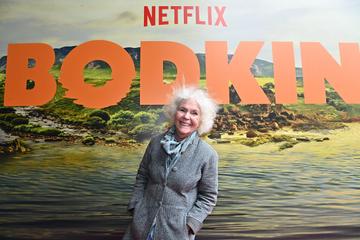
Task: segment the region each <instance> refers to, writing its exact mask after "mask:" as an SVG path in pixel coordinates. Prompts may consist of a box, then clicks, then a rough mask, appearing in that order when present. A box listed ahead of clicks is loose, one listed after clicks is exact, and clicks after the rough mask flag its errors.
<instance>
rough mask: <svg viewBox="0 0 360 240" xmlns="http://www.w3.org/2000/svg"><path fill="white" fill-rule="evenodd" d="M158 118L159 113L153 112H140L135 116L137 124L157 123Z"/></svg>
mask: <svg viewBox="0 0 360 240" xmlns="http://www.w3.org/2000/svg"><path fill="white" fill-rule="evenodd" d="M157 119H158V115H156V114H154V113H151V112H138V113H137V114H135V116H134V123H135V124H150V123H155V122H156V120H157Z"/></svg>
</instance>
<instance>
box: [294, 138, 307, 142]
mask: <svg viewBox="0 0 360 240" xmlns="http://www.w3.org/2000/svg"><path fill="white" fill-rule="evenodd" d="M296 140H297V141H300V142H310V139H309V138H308V137H297V138H296Z"/></svg>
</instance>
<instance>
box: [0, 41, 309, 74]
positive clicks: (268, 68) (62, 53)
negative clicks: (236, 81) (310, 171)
mask: <svg viewBox="0 0 360 240" xmlns="http://www.w3.org/2000/svg"><path fill="white" fill-rule="evenodd" d="M75 47H76V46H66V47H62V48H55V49H54V52H55V64H54V65H58V66H60V65H61V64H62V62H63V60H64V58H65V57H66V56H67V55H68V53H69V52H70V51H71V50H72V49H74V48H75ZM125 50H126V51H127V52H128V53H129V55H130V56H131V58H132V60H133V61H134V64H135V68H136V69H139V68H140V48H139V47H137V48H130V47H129V48H125ZM196 57H197V58H198V60H199V64H200V72H201V74H202V75H205V54H204V53H197V54H196ZM231 58H232V55H229V60H231ZM6 59H7V56H3V57H1V58H0V71H1V72H4V71H5V69H6ZM29 65H30V66H33V65H34V61H30V62H29ZM87 67H88V68H107V67H109V66H108V65H107V64H106V63H105V62H103V61H93V62H91V63H89V64H88V65H87ZM164 68H165V71H166V70H169V71H174V70H175V67H174V65H173V64H171V63H169V62H165V64H164ZM251 72H252V73H253V74H254V76H255V77H273V76H274V70H273V64H272V63H271V62H269V61H265V60H261V59H255V61H254V63H253V65H252V67H251ZM296 77H297V78H301V77H302V69H301V68H296Z"/></svg>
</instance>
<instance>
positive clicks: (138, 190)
mask: <svg viewBox="0 0 360 240" xmlns="http://www.w3.org/2000/svg"><path fill="white" fill-rule="evenodd" d="M151 145H152V141H150V143H149V145H148V146H147V148H146V150H145V153H144V156H143V158H142V160H141V162H140V165H139V169H138V171H137V174H136V181H135V185H134V190H133V194H132V197H131V199H130V201H129V204H128V209H127V210H128V211H129V212H132V210H134V208H135V205H136V204H137V202H138V201H139V200H141V199H142V198H143V196H144V191H145V187H146V184H147V182H148V164H149V161H150V158H151V157H150V153H151Z"/></svg>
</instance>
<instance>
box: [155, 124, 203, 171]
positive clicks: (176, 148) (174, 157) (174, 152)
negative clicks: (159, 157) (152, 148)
mask: <svg viewBox="0 0 360 240" xmlns="http://www.w3.org/2000/svg"><path fill="white" fill-rule="evenodd" d="M175 134H176V128H175V125H174V126H172V127H171V128H170V129H169V131H168V132H167V133H166V134H165V135H164V137H163V138H162V139H161V141H160V143H161V145H162V147H163V149H164V150H165V152H166V153H167V154H168V158H167V159H166V177H167V176H168V174H169V172H170V170H171V169H172V168H173V167H174V165H175V164H176V162H177V161H178V160H179V158H180V156H181V154H182V153H183V152H185V150H186V149H187V147H188V146H189V145H190V143H192V141H193V140H194V138H195V136H196V135H197V131H194V132H193V133H192V134H191V135H190V136H188V137H186V138H185V139H183V140H181V141H179V142H178V141H177V140H176V138H175Z"/></svg>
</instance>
